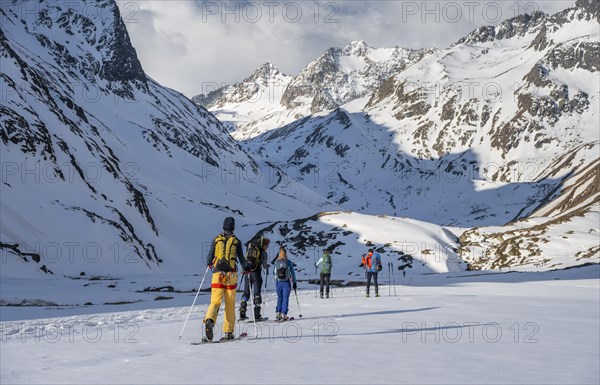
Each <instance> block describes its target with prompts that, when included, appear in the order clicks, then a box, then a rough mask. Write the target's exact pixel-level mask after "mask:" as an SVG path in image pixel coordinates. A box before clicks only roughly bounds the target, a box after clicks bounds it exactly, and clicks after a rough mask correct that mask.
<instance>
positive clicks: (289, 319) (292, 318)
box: [275, 317, 294, 323]
mask: <svg viewBox="0 0 600 385" xmlns="http://www.w3.org/2000/svg"><path fill="white" fill-rule="evenodd" d="M293 320H294V317H290V318H288V319H280V320H275V322H279V323H281V322H288V321H293Z"/></svg>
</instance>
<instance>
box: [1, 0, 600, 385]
mask: <svg viewBox="0 0 600 385" xmlns="http://www.w3.org/2000/svg"><path fill="white" fill-rule="evenodd" d="M132 3H133V2H132ZM132 3H131V4H132ZM177 3H178V2H170V3H169V6H170V7H171V6H172V7H177ZM128 4H130V3H128ZM1 5H2V6H1V7H0V19H1V21H2V22H1V25H0V61H1V63H0V139H1V143H0V156H1V159H0V165H1V179H2V180H1V183H0V258H1V261H0V348H1V350H2V351H1V354H0V355H1V357H2V360H1V363H0V382H1V383H28V384H30V383H69V382H73V381H76V382H79V383H103V382H104V383H106V382H109V383H115V384H116V383H157V382H162V383H215V382H218V383H223V382H227V383H322V382H323V381H326V379H327V380H331V381H330V382H332V383H338V382H339V383H401V382H405V383H448V384H450V383H453V384H455V383H473V384H485V383H487V384H494V383H498V382H503V383H565V384H566V383H569V384H581V383H590V384H597V383H598V381H600V371H599V370H598V362H600V348H599V346H600V334H599V332H598V330H600V327H599V325H600V313H599V309H598V303H599V301H600V297H599V293H600V291H599V290H598V289H599V282H600V279H599V278H600V276H599V274H600V273H599V272H600V268H599V266H600V260H599V259H600V129H599V123H598V122H599V121H600V119H599V118H600V100H599V97H600V22H599V20H600V19H599V17H600V3H599V2H598V1H597V0H577V1H576V2H575V3H574V4H572V5H571V6H570V7H568V8H566V9H564V10H563V11H560V12H558V13H556V14H552V15H550V14H544V13H541V12H534V13H531V14H522V15H519V16H517V17H514V18H512V19H508V20H505V21H503V22H500V23H499V24H497V25H495V26H481V27H479V28H477V29H476V30H474V31H473V32H471V33H470V34H468V35H467V36H464V37H462V38H460V39H458V40H457V41H456V42H455V43H454V44H452V45H451V46H449V47H447V48H426V47H423V48H422V49H408V48H403V47H399V46H397V47H391V48H374V47H371V46H370V45H368V44H367V43H366V42H364V41H352V42H350V43H349V44H348V45H347V46H346V47H343V48H339V47H333V48H330V49H327V50H326V51H325V52H324V53H323V54H322V55H321V56H320V57H318V58H316V59H315V60H314V61H313V62H311V63H309V64H308V65H306V67H304V68H303V69H302V70H301V71H299V73H297V74H295V75H289V74H284V73H282V72H281V71H280V70H279V69H278V68H277V67H276V65H275V64H276V63H275V64H271V63H265V64H263V65H262V66H260V67H259V68H258V69H256V70H255V71H254V72H253V73H252V74H251V75H250V76H248V77H247V78H246V79H244V80H242V81H241V82H239V83H236V84H231V85H228V86H225V87H223V88H221V89H217V90H214V91H212V92H210V93H208V94H206V95H198V96H195V97H193V98H192V99H189V98H187V97H186V96H184V95H182V94H181V93H179V92H177V91H175V90H173V89H169V88H167V87H164V86H162V85H161V84H159V83H158V82H157V81H155V80H153V79H152V78H151V77H150V76H148V75H147V74H146V73H145V72H144V68H143V65H142V64H143V63H142V62H140V60H139V59H138V55H137V53H136V49H135V47H134V45H133V44H132V39H130V35H129V33H128V30H127V25H126V23H125V21H124V18H123V15H122V14H121V10H122V9H123V6H127V4H125V5H124V4H123V2H121V3H117V2H116V1H115V0H98V1H91V0H87V1H82V2H73V1H41V0H40V1H26V0H10V1H4V0H3V1H2V4H1ZM206 60H210V57H208V56H207V57H206ZM229 216H231V217H234V218H235V220H236V224H237V225H236V231H235V232H236V235H238V237H239V238H240V239H241V240H242V242H246V241H248V240H250V239H251V238H252V237H255V236H265V237H267V238H269V239H270V240H271V247H270V249H269V250H268V254H269V260H270V259H272V258H273V257H274V256H275V254H276V252H277V251H278V248H279V246H285V247H286V249H287V251H288V255H289V256H290V259H291V260H292V262H293V264H294V266H295V271H296V276H297V278H298V289H299V290H298V292H297V293H294V294H293V295H295V300H294V299H293V297H290V316H293V317H295V319H294V321H290V322H286V323H285V325H284V326H282V327H281V328H280V329H277V328H276V327H275V326H274V325H273V323H272V322H271V323H270V322H269V321H266V322H261V323H260V325H257V324H256V323H237V326H236V330H235V332H236V335H238V336H239V335H240V333H247V335H248V338H250V339H251V340H249V341H247V340H246V338H242V339H241V340H240V339H237V340H235V341H234V343H231V344H206V345H205V346H202V347H200V346H191V345H190V344H189V342H190V340H191V341H195V340H200V337H201V336H200V334H201V333H200V331H201V330H203V326H202V321H201V319H202V317H204V313H205V312H206V308H207V304H208V303H209V302H210V298H209V297H210V295H208V294H209V293H208V292H209V291H210V289H209V286H210V284H209V282H210V278H209V279H208V280H207V281H206V284H205V285H204V286H202V283H204V279H203V277H208V275H207V274H206V273H207V272H208V269H207V267H206V254H207V252H208V249H209V246H210V244H211V241H212V239H213V238H214V237H215V236H216V235H217V234H218V233H219V232H220V231H221V229H222V224H223V219H224V218H225V217H229ZM325 248H331V249H332V250H333V252H332V261H333V270H332V283H333V289H332V292H331V294H332V295H331V297H330V298H327V299H320V298H318V296H317V293H316V291H315V288H316V287H317V286H316V285H315V283H317V282H316V278H317V276H318V271H317V268H316V266H315V262H316V260H318V259H319V257H320V256H321V255H322V253H323V250H324V249H325ZM368 248H373V249H375V251H376V252H378V253H379V254H381V258H382V260H383V271H381V272H380V273H379V285H380V288H379V292H380V293H381V297H379V298H372V297H371V298H365V297H364V288H363V287H362V286H364V281H365V279H364V273H363V269H362V268H361V267H359V263H360V257H361V255H362V254H364V253H366V251H367V249H368ZM476 270H477V271H476ZM480 270H481V271H480ZM203 274H204V275H203ZM269 274H271V275H266V276H265V280H264V282H265V288H264V291H263V297H262V304H263V305H262V306H263V315H264V316H265V317H269V318H270V319H271V320H272V319H274V318H275V317H274V315H275V314H274V313H275V302H276V295H275V294H274V293H273V292H272V290H273V285H274V282H273V276H272V274H273V272H272V271H271V272H269ZM199 285H200V287H199ZM294 292H295V290H294ZM397 292H398V293H399V295H397ZM313 294H314V295H313ZM238 298H239V297H238ZM192 301H194V302H193V303H194V304H195V305H196V306H198V308H196V310H195V311H193V310H194V306H192V307H191V308H190V304H192ZM296 305H297V306H296ZM301 307H302V310H301ZM188 309H189V311H188ZM302 313H304V314H305V315H306V317H304V318H301V317H303V316H302ZM186 314H187V317H186ZM191 314H193V316H192V317H191V318H190V315H191ZM184 319H185V323H183V322H184ZM188 319H189V321H190V322H189V324H188V323H187V321H188ZM221 320H222V316H220V317H219V322H221ZM182 323H183V328H184V329H185V326H186V325H188V329H187V331H186V333H185V334H184V330H183V329H181V325H182ZM277 326H279V325H277ZM180 330H181V332H180V334H179V337H180V340H181V339H182V335H184V336H185V338H184V340H186V342H185V344H183V343H179V342H177V340H176V336H177V333H178V332H179V331H180ZM502 332H504V333H502ZM94 333H95V334H94ZM215 333H217V329H215ZM94 335H95V337H94ZM428 338H429V339H428ZM434 340H435V341H434ZM433 341H434V342H435V343H433ZM27 342H29V343H27ZM128 342H129V343H128ZM428 342H431V343H428ZM490 342H492V343H490ZM275 347H276V348H275ZM365 349H371V350H366V351H367V352H371V351H375V352H377V353H378V362H377V368H373V370H365V368H364V366H361V365H355V364H354V363H355V362H356V357H357V356H358V355H364V354H365ZM199 351H200V353H198V352H199ZM208 351H210V352H211V353H206V352H208ZM232 352H233V353H232ZM213 353H214V355H213ZM316 353H318V355H317V354H316ZM209 354H210V355H209ZM232 354H234V357H235V359H236V360H237V359H238V357H240V358H241V361H239V363H241V364H242V365H240V366H239V367H240V368H241V369H243V370H231V362H232V359H231V357H232ZM320 357H327V358H328V359H320ZM398 362H401V363H402V365H401V366H399V365H398ZM236 363H237V361H236ZM270 365H273V366H275V367H276V368H280V367H281V368H287V369H286V370H273V369H272V367H271V366H270ZM165 368H168V370H165ZM237 368H238V366H237V365H236V369H237ZM307 368H310V370H307ZM424 368H425V369H426V370H424ZM375 369H377V370H375ZM224 376H225V377H224Z"/></svg>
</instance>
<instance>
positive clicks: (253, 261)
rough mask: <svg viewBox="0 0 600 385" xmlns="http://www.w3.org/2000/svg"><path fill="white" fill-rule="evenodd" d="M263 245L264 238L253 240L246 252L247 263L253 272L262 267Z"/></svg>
mask: <svg viewBox="0 0 600 385" xmlns="http://www.w3.org/2000/svg"><path fill="white" fill-rule="evenodd" d="M261 244H262V238H261V239H253V240H252V241H250V243H249V244H248V250H247V251H246V262H247V263H248V266H249V267H250V270H252V271H256V269H258V266H259V265H260V254H261V251H262V250H261V249H262V247H261Z"/></svg>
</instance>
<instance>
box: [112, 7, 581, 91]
mask: <svg viewBox="0 0 600 385" xmlns="http://www.w3.org/2000/svg"><path fill="white" fill-rule="evenodd" d="M571 4H573V1H542V2H533V1H525V0H514V1H497V0H496V1H491V0H485V1H479V2H477V1H468V0H460V1H439V2H434V1H320V2H315V1H310V2H300V1H288V0H285V1H283V0H279V1H277V0H275V1H269V0H265V1H177V0H176V1H166V0H165V1H138V2H135V1H133V2H132V1H128V0H127V1H126V0H122V1H120V2H119V5H120V7H121V11H122V16H123V18H124V20H125V22H126V25H127V28H128V30H129V34H130V36H131V39H132V42H133V45H134V46H135V48H136V50H137V52H138V56H139V57H140V60H141V62H142V65H143V67H144V70H145V71H146V73H147V74H148V75H149V76H151V77H153V78H154V79H156V80H157V81H159V82H160V83H162V84H164V85H166V86H168V87H171V88H174V89H176V90H178V91H181V92H183V93H184V94H185V95H187V96H190V97H191V96H193V95H197V94H199V93H201V92H202V90H203V89H207V87H208V86H210V87H211V89H212V88H214V87H212V86H213V85H214V84H215V83H217V84H221V83H233V82H237V81H240V80H242V79H243V78H245V77H246V76H248V75H249V74H251V73H252V72H253V71H254V69H256V68H257V67H258V66H259V65H260V64H262V63H264V62H267V61H268V62H271V63H273V64H275V65H276V66H277V67H279V68H280V69H281V70H282V71H283V72H285V73H288V74H296V73H297V72H298V71H300V70H301V69H302V68H303V67H305V66H306V65H307V64H308V63H309V62H310V61H312V60H314V59H316V58H317V57H318V56H320V55H321V54H322V53H323V52H324V51H325V50H326V49H327V48H329V47H332V46H345V45H347V44H348V43H349V42H350V41H352V40H364V41H366V42H367V43H369V44H370V45H372V46H374V47H389V46H394V45H398V46H402V47H410V48H423V47H432V46H435V47H447V46H448V45H450V44H451V43H453V42H455V41H457V40H458V39H460V38H461V37H463V36H464V35H466V34H467V33H469V32H470V31H472V30H473V29H475V28H477V27H479V26H481V25H488V24H497V23H498V22H499V21H502V20H505V19H508V18H510V17H513V16H515V15H517V14H522V13H526V12H530V11H532V10H534V9H538V10H541V11H544V12H547V13H554V12H557V11H560V10H562V9H564V8H566V7H568V6H570V5H571Z"/></svg>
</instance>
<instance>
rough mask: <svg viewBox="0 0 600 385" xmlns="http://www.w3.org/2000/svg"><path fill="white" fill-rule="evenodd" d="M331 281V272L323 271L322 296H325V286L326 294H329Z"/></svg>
mask: <svg viewBox="0 0 600 385" xmlns="http://www.w3.org/2000/svg"><path fill="white" fill-rule="evenodd" d="M330 281H331V273H321V297H322V296H323V286H325V294H326V295H327V296H329V282H330Z"/></svg>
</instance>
